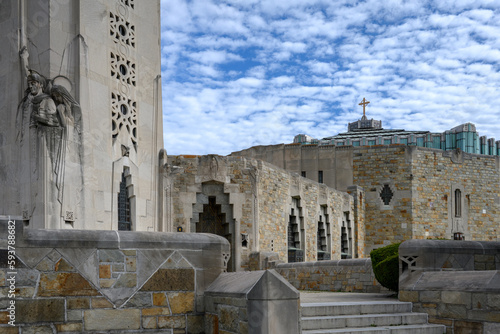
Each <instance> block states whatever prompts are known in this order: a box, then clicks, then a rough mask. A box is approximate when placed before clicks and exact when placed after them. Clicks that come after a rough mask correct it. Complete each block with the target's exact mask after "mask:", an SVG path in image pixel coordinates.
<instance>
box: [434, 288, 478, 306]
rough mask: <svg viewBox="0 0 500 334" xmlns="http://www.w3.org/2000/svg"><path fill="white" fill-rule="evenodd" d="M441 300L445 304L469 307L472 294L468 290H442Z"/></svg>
mask: <svg viewBox="0 0 500 334" xmlns="http://www.w3.org/2000/svg"><path fill="white" fill-rule="evenodd" d="M441 300H442V302H443V303H445V304H458V305H466V306H467V308H470V307H471V303H472V296H471V293H470V292H461V291H442V292H441Z"/></svg>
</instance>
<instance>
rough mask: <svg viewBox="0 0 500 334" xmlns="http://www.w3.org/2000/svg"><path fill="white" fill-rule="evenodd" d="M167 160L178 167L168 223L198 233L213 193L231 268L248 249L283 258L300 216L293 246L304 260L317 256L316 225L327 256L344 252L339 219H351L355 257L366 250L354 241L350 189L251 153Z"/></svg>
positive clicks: (244, 260) (243, 265) (244, 262)
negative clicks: (338, 188)
mask: <svg viewBox="0 0 500 334" xmlns="http://www.w3.org/2000/svg"><path fill="white" fill-rule="evenodd" d="M168 164H169V166H170V167H169V168H170V170H175V171H176V172H170V174H169V175H170V181H169V182H171V184H170V187H171V188H170V189H171V192H168V193H167V194H168V197H167V201H168V202H169V203H172V208H173V211H172V213H171V217H169V218H168V219H166V220H167V221H171V225H170V227H169V228H170V229H171V230H177V229H178V228H181V229H182V230H183V231H187V232H195V231H196V230H197V229H199V228H200V222H202V221H203V219H204V218H203V217H204V216H203V215H205V214H206V213H207V211H209V209H210V204H209V199H210V198H211V197H212V198H214V201H215V202H214V203H215V210H219V216H218V217H220V219H221V224H222V225H223V227H224V229H225V230H224V232H223V233H224V236H225V237H226V238H228V240H230V243H231V244H232V259H231V260H230V261H232V262H231V264H230V265H229V268H235V269H236V270H241V269H248V265H249V256H250V253H251V252H274V253H277V254H278V257H279V260H281V261H283V262H288V258H287V257H288V248H289V241H288V227H289V222H290V220H291V219H292V218H291V216H294V217H295V218H293V219H295V221H296V222H297V224H296V229H297V230H296V233H295V236H294V237H295V239H294V242H295V243H296V244H295V246H299V247H296V248H298V249H302V250H304V260H305V261H315V260H317V258H318V243H317V242H318V226H319V225H321V226H322V228H323V229H322V230H321V233H322V238H321V242H322V245H323V248H324V251H323V252H324V253H326V254H328V255H329V256H330V258H331V259H340V258H341V246H342V240H341V238H342V236H341V228H342V224H344V225H346V224H350V225H349V226H350V233H351V238H350V240H349V242H350V243H351V245H350V246H349V247H350V248H349V247H348V245H347V244H346V248H345V249H348V251H350V252H351V254H352V256H364V253H363V249H358V248H357V246H356V242H355V240H354V239H355V235H356V234H355V230H356V222H355V221H354V219H355V217H357V213H355V211H356V210H357V206H355V201H354V198H353V197H352V196H351V195H349V194H347V193H343V192H340V191H336V190H334V189H331V188H329V187H327V186H325V185H323V184H318V183H317V182H313V181H311V180H308V179H307V178H303V177H301V176H299V175H297V174H294V173H290V172H287V171H285V170H283V169H281V168H277V167H275V166H273V165H271V164H268V163H265V162H262V161H257V160H253V159H246V158H239V157H221V156H199V157H198V156H169V159H168ZM356 191H357V192H358V193H357V194H358V195H360V194H361V192H362V191H361V190H360V189H358V190H356ZM356 191H355V192H356ZM292 210H293V211H292ZM200 217H201V218H200ZM320 221H321V224H319V223H318V222H320ZM346 231H347V227H346ZM346 233H347V232H346ZM361 233H362V232H361ZM356 250H357V254H356ZM322 256H323V255H322Z"/></svg>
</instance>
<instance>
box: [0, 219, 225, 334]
mask: <svg viewBox="0 0 500 334" xmlns="http://www.w3.org/2000/svg"><path fill="white" fill-rule="evenodd" d="M0 236H1V239H0V250H1V255H2V258H5V259H8V261H12V262H7V261H2V263H1V266H0V332H2V333H3V332H6V331H8V333H10V332H12V333H21V332H22V333H25V332H26V333H27V332H30V331H32V332H37V333H45V332H49V333H53V329H54V328H55V329H56V331H57V332H65V333H76V332H78V333H80V332H83V333H96V332H99V333H115V332H116V333H118V332H119V333H137V332H141V333H149V332H151V333H176V332H177V331H181V332H182V333H186V332H189V333H202V332H203V331H204V328H203V327H204V300H203V294H204V291H205V289H206V288H207V287H208V286H209V285H210V284H211V283H212V282H213V281H214V280H215V279H216V278H217V277H218V276H219V274H220V273H222V272H223V271H225V269H226V263H227V254H229V243H228V242H227V240H225V239H224V238H222V237H218V236H215V235H209V234H188V233H158V232H118V231H78V230H34V229H24V228H23V221H21V220H12V219H8V218H6V217H0ZM9 246H10V247H9ZM9 250H10V252H9ZM10 255H12V256H11V257H10V258H9V256H10ZM9 307H10V308H9ZM9 323H11V324H9ZM12 324H13V325H14V326H12Z"/></svg>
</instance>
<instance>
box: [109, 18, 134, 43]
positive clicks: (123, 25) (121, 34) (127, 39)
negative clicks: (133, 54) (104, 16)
mask: <svg viewBox="0 0 500 334" xmlns="http://www.w3.org/2000/svg"><path fill="white" fill-rule="evenodd" d="M109 21H110V30H109V34H110V36H111V37H112V38H113V40H114V41H115V42H120V43H123V44H125V45H128V46H131V47H133V48H135V26H134V25H132V24H130V22H127V21H125V20H124V19H123V18H122V17H120V16H118V15H115V14H113V13H111V12H110V13H109Z"/></svg>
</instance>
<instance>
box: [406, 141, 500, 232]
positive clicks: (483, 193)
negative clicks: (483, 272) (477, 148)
mask: <svg viewBox="0 0 500 334" xmlns="http://www.w3.org/2000/svg"><path fill="white" fill-rule="evenodd" d="M411 151H412V171H411V173H412V175H413V180H414V181H413V183H412V192H413V194H414V195H413V198H412V205H413V216H414V217H416V218H418V219H414V224H413V226H412V229H413V231H412V233H413V235H414V236H415V237H416V238H418V237H420V238H447V239H452V237H453V234H454V233H456V232H460V233H463V234H464V236H465V240H487V241H495V240H498V238H499V236H500V231H499V229H498V221H499V220H500V205H499V203H500V198H499V196H500V194H499V192H500V173H499V170H500V169H499V157H493V156H485V155H477V154H468V153H463V152H460V151H449V152H443V151H441V150H432V149H423V148H419V149H418V150H415V149H413V150H411ZM457 189H458V190H459V191H460V194H461V201H460V202H461V203H460V207H461V213H460V214H457V213H456V212H455V190H457Z"/></svg>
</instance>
